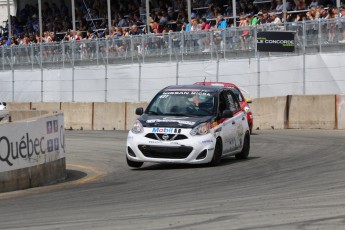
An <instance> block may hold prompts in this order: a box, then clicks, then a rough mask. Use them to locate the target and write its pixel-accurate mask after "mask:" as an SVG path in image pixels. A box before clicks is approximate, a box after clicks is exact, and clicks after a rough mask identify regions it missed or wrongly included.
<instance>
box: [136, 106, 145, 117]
mask: <svg viewBox="0 0 345 230" xmlns="http://www.w3.org/2000/svg"><path fill="white" fill-rule="evenodd" d="M143 113H144V109H143V107H139V108H136V110H135V114H136V115H139V116H140V115H143Z"/></svg>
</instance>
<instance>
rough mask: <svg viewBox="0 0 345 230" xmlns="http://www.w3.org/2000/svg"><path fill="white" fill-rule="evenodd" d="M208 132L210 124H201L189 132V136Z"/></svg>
mask: <svg viewBox="0 0 345 230" xmlns="http://www.w3.org/2000/svg"><path fill="white" fill-rule="evenodd" d="M209 132H210V123H208V122H205V123H201V124H200V125H198V126H196V127H195V128H194V129H192V131H190V135H192V136H195V135H205V134H208V133H209Z"/></svg>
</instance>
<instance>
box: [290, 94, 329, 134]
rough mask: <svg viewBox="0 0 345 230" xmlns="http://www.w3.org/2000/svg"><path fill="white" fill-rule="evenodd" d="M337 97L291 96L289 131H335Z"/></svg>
mask: <svg viewBox="0 0 345 230" xmlns="http://www.w3.org/2000/svg"><path fill="white" fill-rule="evenodd" d="M335 99H336V96H335V95H304V96H298V95H294V96H291V99H290V100H289V102H288V103H289V105H288V107H289V115H288V116H289V117H288V121H289V123H288V127H287V128H289V129H335V128H336V102H335Z"/></svg>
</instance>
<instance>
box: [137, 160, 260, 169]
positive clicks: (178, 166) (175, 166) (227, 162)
mask: <svg viewBox="0 0 345 230" xmlns="http://www.w3.org/2000/svg"><path fill="white" fill-rule="evenodd" d="M259 158H260V157H248V159H245V160H238V159H236V158H235V157H226V158H224V159H222V161H221V162H220V164H219V165H218V166H215V167H212V166H209V165H208V164H196V165H194V164H168V163H157V164H155V163H152V164H151V165H148V166H146V167H145V164H144V167H142V168H138V169H134V168H133V169H132V170H133V171H145V170H175V169H192V168H217V167H224V166H228V165H232V164H239V163H243V162H246V161H251V160H255V159H259Z"/></svg>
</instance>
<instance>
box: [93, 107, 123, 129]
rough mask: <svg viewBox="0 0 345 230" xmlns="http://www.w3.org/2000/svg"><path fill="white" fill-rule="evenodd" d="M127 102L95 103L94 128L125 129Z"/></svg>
mask: <svg viewBox="0 0 345 230" xmlns="http://www.w3.org/2000/svg"><path fill="white" fill-rule="evenodd" d="M125 108H126V104H125V103H120V102H119V103H116V102H115V103H111V102H108V103H101V102H99V103H98V102H97V103H94V109H93V113H94V115H93V130H125V129H126V127H125V125H126V118H125V117H126V110H125Z"/></svg>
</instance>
